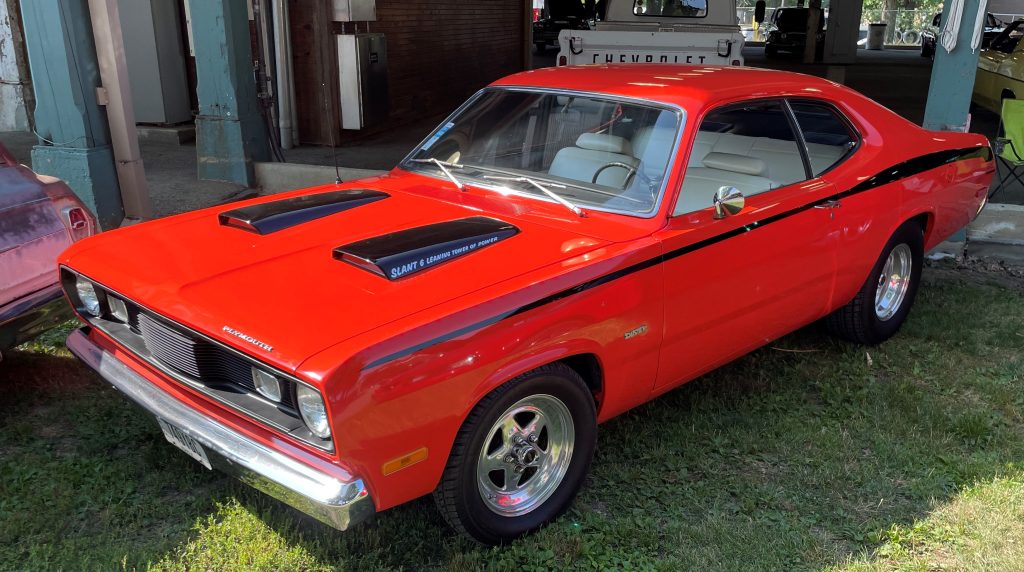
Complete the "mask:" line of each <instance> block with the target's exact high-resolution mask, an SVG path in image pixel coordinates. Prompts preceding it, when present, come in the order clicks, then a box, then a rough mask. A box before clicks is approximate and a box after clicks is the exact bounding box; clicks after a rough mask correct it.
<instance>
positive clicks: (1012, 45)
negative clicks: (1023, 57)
mask: <svg viewBox="0 0 1024 572" xmlns="http://www.w3.org/2000/svg"><path fill="white" fill-rule="evenodd" d="M1021 35H1024V30H1022V29H1021V22H1020V20H1018V21H1016V22H1014V23H1012V24H1010V25H1009V26H1007V27H1006V29H1005V30H1003V32H1002V33H1001V34H999V35H998V36H996V37H995V39H994V40H992V45H991V46H990V47H991V48H992V49H993V50H995V51H997V52H1003V53H1004V54H1012V53H1013V50H1014V49H1016V48H1017V44H1018V43H1020V37H1021Z"/></svg>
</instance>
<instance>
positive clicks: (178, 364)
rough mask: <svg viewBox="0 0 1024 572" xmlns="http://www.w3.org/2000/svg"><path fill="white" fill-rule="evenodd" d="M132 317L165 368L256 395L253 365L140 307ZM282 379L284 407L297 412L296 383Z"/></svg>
mask: <svg viewBox="0 0 1024 572" xmlns="http://www.w3.org/2000/svg"><path fill="white" fill-rule="evenodd" d="M133 306H134V305H133ZM129 315H130V317H131V319H130V321H129V323H130V325H131V327H132V329H133V330H135V331H137V332H138V333H139V334H140V335H141V336H142V339H143V340H144V341H145V343H146V349H147V350H148V351H149V353H150V355H152V356H153V357H154V358H155V359H157V360H159V361H160V363H162V364H163V365H165V366H167V367H169V368H171V369H173V370H174V371H176V372H178V373H181V374H184V375H186V376H188V377H189V378H192V379H193V380H195V381H197V382H199V383H201V384H202V385H205V386H207V387H220V388H225V387H227V388H234V389H236V390H241V391H244V392H246V393H253V394H255V393H256V387H255V386H254V385H253V381H252V364H250V363H249V361H247V360H245V359H243V358H241V357H239V356H238V355H235V354H234V353H231V352H229V351H227V350H225V349H223V348H221V347H219V346H217V345H215V344H212V343H210V342H209V341H207V340H205V339H203V338H200V337H198V336H196V335H194V334H192V333H191V332H188V331H184V330H180V329H178V328H175V327H173V326H171V325H169V324H167V323H165V322H163V321H161V320H159V319H157V318H154V317H152V316H150V315H149V314H147V313H146V311H144V310H141V309H140V308H139V307H138V306H134V307H131V308H129ZM278 379H279V380H280V382H281V405H284V406H286V407H289V408H294V405H295V404H294V397H293V396H294V393H295V392H294V387H293V383H292V382H291V381H290V380H288V379H285V378H281V377H278Z"/></svg>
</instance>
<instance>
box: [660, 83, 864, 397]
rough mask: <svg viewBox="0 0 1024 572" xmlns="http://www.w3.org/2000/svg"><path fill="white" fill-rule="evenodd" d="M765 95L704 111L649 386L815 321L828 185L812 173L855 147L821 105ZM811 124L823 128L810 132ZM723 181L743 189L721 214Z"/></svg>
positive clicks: (679, 212)
mask: <svg viewBox="0 0 1024 572" xmlns="http://www.w3.org/2000/svg"><path fill="white" fill-rule="evenodd" d="M804 111H805V113H804V115H805V117H804V121H803V123H804V124H806V127H805V129H807V130H808V135H809V136H810V137H812V138H813V141H811V142H807V141H806V140H805V138H804V137H803V133H802V131H801V130H799V129H797V128H796V126H797V118H796V117H795V115H794V114H793V112H792V109H791V107H790V105H789V102H786V101H784V100H781V99H779V100H761V101H752V102H746V103H742V104H739V105H730V106H727V107H723V108H720V109H718V110H714V111H712V112H711V113H709V114H707V115H706V116H705V118H704V119H703V121H702V122H701V125H700V130H699V131H698V132H697V133H696V135H695V137H694V140H693V146H692V149H691V154H690V160H689V163H688V166H687V170H686V175H685V177H684V181H683V184H682V188H681V189H680V193H679V197H678V200H677V204H676V208H675V211H674V212H673V216H672V218H671V219H670V221H669V223H668V225H667V226H666V227H665V228H664V229H663V230H662V231H660V232H659V236H658V237H659V239H660V240H662V242H663V244H664V249H665V253H666V254H665V268H664V270H665V280H666V284H665V308H666V310H665V312H666V315H665V326H664V328H665V330H664V340H663V344H662V353H661V359H660V364H659V375H658V380H657V382H656V390H664V389H667V388H669V387H672V386H673V385H675V384H677V383H679V382H682V381H686V380H688V379H691V378H693V377H695V376H697V375H700V374H702V373H704V372H706V371H708V370H710V369H712V368H714V367H717V366H718V365H720V364H722V363H724V362H725V361H728V360H730V359H732V358H735V357H737V356H739V355H742V354H744V353H746V352H748V351H750V350H752V349H754V348H757V347H759V346H761V345H764V344H765V343H767V342H769V341H771V340H773V339H775V338H777V337H779V336H782V335H785V334H786V333H788V332H790V331H792V330H795V329H797V328H799V327H801V326H804V325H806V324H808V323H810V322H812V321H814V320H816V319H818V318H821V317H822V316H823V315H824V314H825V312H826V310H827V309H828V308H829V307H830V303H831V296H832V291H833V283H834V278H835V274H836V249H837V239H838V236H837V232H836V231H837V228H838V222H837V220H836V218H837V217H838V216H840V214H841V212H840V210H841V209H838V208H836V205H834V204H833V203H831V202H828V200H829V198H830V197H831V196H833V195H834V194H835V193H836V190H835V188H834V187H833V186H832V185H831V184H830V183H827V182H825V181H824V180H822V179H821V178H820V177H819V176H818V175H820V174H821V173H823V172H825V171H827V170H828V169H829V168H831V167H832V166H833V165H834V164H836V163H838V162H840V161H842V160H843V158H845V157H846V156H847V155H849V154H850V153H851V152H852V150H853V148H854V147H855V145H856V143H852V142H851V141H853V139H852V137H851V132H850V130H849V126H848V125H846V124H843V125H839V127H838V132H837V126H836V124H837V120H836V119H835V116H834V115H832V114H831V110H830V109H829V108H828V107H827V106H824V104H818V103H815V104H814V105H813V106H811V107H807V108H806V109H805V110H804ZM811 129H818V130H819V131H811ZM720 186H727V187H728V186H733V187H736V188H737V189H739V190H740V191H741V192H742V193H744V195H745V197H746V206H745V208H743V210H742V211H740V212H739V213H737V214H735V215H732V216H728V217H726V218H721V219H716V218H715V216H714V209H713V207H712V196H713V195H714V192H715V191H716V190H717V188H718V187H720Z"/></svg>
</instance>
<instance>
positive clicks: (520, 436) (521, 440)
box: [516, 435, 526, 445]
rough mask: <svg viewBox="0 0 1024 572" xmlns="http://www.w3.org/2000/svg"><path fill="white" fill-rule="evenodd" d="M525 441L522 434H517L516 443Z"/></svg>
mask: <svg viewBox="0 0 1024 572" xmlns="http://www.w3.org/2000/svg"><path fill="white" fill-rule="evenodd" d="M525 442H526V439H523V436H522V435H517V436H516V445H522V444H523V443H525Z"/></svg>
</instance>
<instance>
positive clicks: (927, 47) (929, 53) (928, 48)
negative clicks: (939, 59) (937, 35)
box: [921, 42, 935, 58]
mask: <svg viewBox="0 0 1024 572" xmlns="http://www.w3.org/2000/svg"><path fill="white" fill-rule="evenodd" d="M921 57H922V58H934V57H935V46H933V45H931V44H925V43H923V42H922V43H921Z"/></svg>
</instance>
